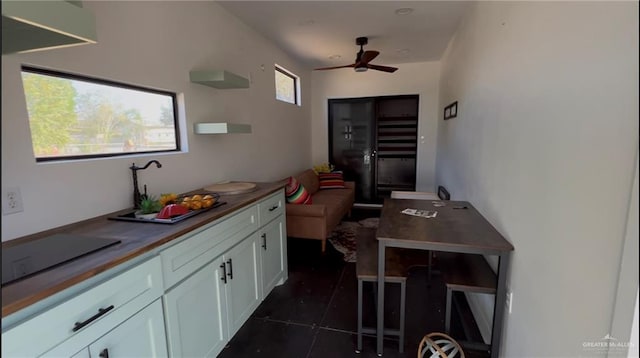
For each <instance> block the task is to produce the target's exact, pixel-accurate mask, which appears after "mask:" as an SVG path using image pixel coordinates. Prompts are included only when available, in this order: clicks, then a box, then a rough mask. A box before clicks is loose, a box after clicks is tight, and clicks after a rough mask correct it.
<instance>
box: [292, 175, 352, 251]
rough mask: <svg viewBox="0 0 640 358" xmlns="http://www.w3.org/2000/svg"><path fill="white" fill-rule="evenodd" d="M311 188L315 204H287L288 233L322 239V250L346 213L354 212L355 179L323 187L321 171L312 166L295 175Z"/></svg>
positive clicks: (308, 188)
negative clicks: (334, 186) (342, 186)
mask: <svg viewBox="0 0 640 358" xmlns="http://www.w3.org/2000/svg"><path fill="white" fill-rule="evenodd" d="M294 177H295V178H296V179H297V180H298V181H299V182H300V183H301V184H302V185H303V186H304V187H305V189H307V191H308V192H309V194H311V197H312V202H313V203H312V204H310V205H304V204H289V203H287V205H286V215H287V235H288V236H291V237H296V238H303V239H316V240H321V241H322V252H323V253H324V252H325V249H326V246H327V236H328V235H329V234H331V232H332V231H333V229H335V227H336V226H338V224H339V223H340V221H341V220H342V218H343V217H344V216H345V215H350V214H351V208H352V207H353V203H354V200H355V183H354V182H349V181H345V183H344V184H345V188H344V189H322V190H320V182H319V180H318V175H317V174H316V173H315V172H314V171H313V170H311V169H307V170H305V171H304V172H302V173H300V174H298V175H295V176H294Z"/></svg>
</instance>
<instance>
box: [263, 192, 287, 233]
mask: <svg viewBox="0 0 640 358" xmlns="http://www.w3.org/2000/svg"><path fill="white" fill-rule="evenodd" d="M284 203H285V201H284V192H283V191H282V190H280V191H278V192H277V193H275V194H273V195H271V196H269V197H267V198H265V199H263V200H261V201H260V202H259V203H258V213H259V215H260V226H263V225H265V224H266V223H268V222H269V221H271V220H273V219H275V218H276V217H278V215H280V214H282V213H284Z"/></svg>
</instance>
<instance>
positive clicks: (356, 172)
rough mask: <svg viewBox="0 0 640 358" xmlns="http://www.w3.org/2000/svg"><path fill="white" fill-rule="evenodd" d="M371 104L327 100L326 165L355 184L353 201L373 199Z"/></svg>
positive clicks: (372, 112)
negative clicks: (329, 163) (327, 147)
mask: <svg viewBox="0 0 640 358" xmlns="http://www.w3.org/2000/svg"><path fill="white" fill-rule="evenodd" d="M374 108H375V106H374V100H373V99H370V98H364V99H351V100H329V131H330V135H329V142H330V143H329V147H330V148H329V161H330V162H331V163H332V164H334V165H335V166H336V169H338V170H342V171H343V172H344V177H345V180H350V181H354V182H355V183H356V201H358V202H370V201H372V200H373V199H374V189H375V187H374V185H373V178H374V170H375V151H374V147H375V146H374V133H375V132H374V129H375V128H374Z"/></svg>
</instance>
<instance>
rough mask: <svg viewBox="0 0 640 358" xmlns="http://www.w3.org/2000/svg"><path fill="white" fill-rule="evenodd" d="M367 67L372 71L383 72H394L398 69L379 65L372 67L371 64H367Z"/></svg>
mask: <svg viewBox="0 0 640 358" xmlns="http://www.w3.org/2000/svg"><path fill="white" fill-rule="evenodd" d="M367 67H369V68H370V69H372V70H378V71H383V72H396V71H397V70H398V68H396V67H388V66H380V65H372V64H367Z"/></svg>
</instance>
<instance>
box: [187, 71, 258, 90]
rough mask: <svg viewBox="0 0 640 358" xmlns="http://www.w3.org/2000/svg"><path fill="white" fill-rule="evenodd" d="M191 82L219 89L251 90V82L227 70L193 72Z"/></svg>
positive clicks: (190, 75)
mask: <svg viewBox="0 0 640 358" xmlns="http://www.w3.org/2000/svg"><path fill="white" fill-rule="evenodd" d="M189 78H190V79H191V82H193V83H197V84H201V85H203V86H209V87H214V88H219V89H231V88H249V80H248V79H246V78H244V77H242V76H239V75H236V74H235V73H231V72H229V71H225V70H208V71H191V72H189Z"/></svg>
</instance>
